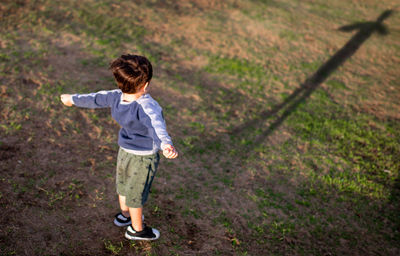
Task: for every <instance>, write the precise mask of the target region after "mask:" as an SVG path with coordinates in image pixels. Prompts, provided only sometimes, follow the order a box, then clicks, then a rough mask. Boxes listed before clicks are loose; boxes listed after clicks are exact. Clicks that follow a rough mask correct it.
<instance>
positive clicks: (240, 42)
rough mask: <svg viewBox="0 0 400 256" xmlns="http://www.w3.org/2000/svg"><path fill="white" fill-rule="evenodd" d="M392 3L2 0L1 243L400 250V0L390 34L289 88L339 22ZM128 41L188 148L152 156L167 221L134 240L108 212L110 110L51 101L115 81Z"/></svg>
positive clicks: (66, 247) (191, 251) (238, 251)
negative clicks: (173, 156)
mask: <svg viewBox="0 0 400 256" xmlns="http://www.w3.org/2000/svg"><path fill="white" fill-rule="evenodd" d="M392 5H393V4H392V2H391V1H381V2H374V1H365V2H363V3H348V1H336V2H335V3H329V4H327V3H325V2H324V1H272V0H268V1H227V2H224V3H222V2H221V3H220V2H218V1H206V2H204V1H190V2H184V1H176V2H169V1H167V2H165V1H151V2H148V3H143V4H141V3H136V2H132V1H120V2H118V3H115V2H111V1H108V0H101V1H92V0H88V1H84V2H82V3H81V2H79V3H77V2H74V1H62V2H61V3H58V2H52V1H48V0H41V1H17V2H15V1H5V2H4V3H2V4H0V6H1V9H0V10H1V12H2V14H4V15H3V17H4V18H3V20H2V24H1V25H0V27H1V30H0V31H1V33H0V36H1V37H0V60H1V63H0V74H1V78H0V82H1V84H0V94H1V99H0V102H1V104H0V109H1V118H0V160H1V161H2V167H1V168H0V170H1V173H2V179H1V180H0V184H1V186H0V205H1V207H2V211H3V215H1V219H2V224H3V225H4V229H3V230H2V231H1V232H0V252H1V253H2V254H4V255H13V254H14V255H15V254H20V255H23V254H26V253H27V252H33V253H34V252H36V253H37V254H42V255H54V254H59V255H77V254H96V255H110V254H111V255H126V254H128V255H129V254H135V255H198V254H202V255H265V253H266V252H268V254H269V255H328V254H329V255H358V254H360V255H397V254H398V252H399V250H400V248H399V246H398V244H400V243H399V241H400V240H399V239H400V235H399V224H398V223H400V216H399V214H398V212H399V211H398V207H399V204H398V199H399V195H400V192H399V191H400V188H399V184H400V183H399V170H400V158H399V156H400V143H399V142H400V132H399V131H400V125H399V122H398V120H400V119H399V116H398V113H399V111H398V109H399V104H398V102H397V99H398V96H399V95H398V91H399V90H397V89H398V85H397V84H396V81H397V80H398V79H399V76H398V74H397V73H398V72H397V69H396V68H397V67H398V64H399V63H398V60H397V58H396V56H398V49H400V48H399V47H400V46H399V43H398V42H399V40H398V39H399V38H400V34H399V33H398V31H397V30H396V29H397V27H396V26H397V25H396V24H397V23H398V21H399V16H398V14H396V13H395V14H393V15H392V16H391V17H389V18H388V19H387V20H385V25H386V26H387V27H388V30H389V32H390V33H389V34H388V35H386V36H376V35H372V36H371V37H370V38H369V39H368V40H367V41H366V42H365V43H364V44H363V45H361V47H360V49H359V50H358V51H357V52H356V53H355V54H354V55H353V56H352V57H351V58H350V59H348V60H346V61H345V62H344V64H343V65H341V66H340V67H339V68H338V69H336V70H334V72H333V73H332V74H330V76H329V77H326V80H325V81H324V82H322V83H321V84H318V85H317V86H316V87H315V88H313V90H307V88H303V90H302V91H301V93H299V94H298V95H296V94H295V93H296V91H298V90H299V88H301V87H302V86H303V85H304V83H305V81H306V80H307V78H309V77H311V76H312V75H313V73H314V72H316V71H317V70H318V69H319V68H320V67H321V66H322V65H323V63H325V61H327V60H328V59H329V58H330V57H331V56H332V55H334V54H335V52H337V51H338V50H339V49H340V48H341V47H343V45H345V43H346V42H347V41H348V40H350V39H351V38H352V35H351V34H347V33H342V32H339V31H337V30H336V29H337V28H339V27H340V26H343V25H348V24H352V23H355V22H360V21H374V20H375V19H376V17H378V16H379V15H380V13H381V12H383V11H384V10H386V9H390V8H392ZM138 10H140V12H139V11H138ZM126 52H134V53H137V54H142V55H146V56H147V57H148V58H149V59H150V60H151V61H152V63H153V66H154V67H155V74H154V80H153V82H152V84H153V86H154V93H153V92H152V96H153V97H155V98H156V99H157V100H158V101H159V102H160V104H161V105H162V106H163V108H164V114H165V117H166V120H167V124H168V128H169V131H170V134H171V135H172V137H173V139H174V143H175V145H176V146H177V148H178V150H179V151H180V152H181V157H180V159H178V160H177V161H166V160H165V159H164V161H162V162H161V166H160V171H159V173H158V174H157V175H158V177H157V179H156V180H155V184H154V189H153V193H152V195H151V198H150V201H149V202H148V207H146V209H147V212H146V221H147V220H148V221H149V223H150V224H151V225H154V226H155V227H157V228H159V229H160V231H161V233H162V239H160V240H159V241H157V242H155V243H145V242H143V243H142V242H137V243H131V242H127V241H125V240H123V232H122V231H121V232H120V230H115V229H112V228H111V226H109V225H108V224H109V222H110V219H112V216H113V215H114V214H115V213H114V212H115V210H116V209H117V207H118V206H117V202H116V201H115V197H114V194H113V193H114V181H113V180H114V178H113V177H114V176H113V174H112V170H113V168H115V155H116V152H117V149H118V147H117V146H116V145H115V141H116V134H117V132H118V127H117V126H116V124H115V123H114V121H113V120H112V119H111V117H110V116H109V113H108V110H84V109H76V108H71V109H70V108H69V109H66V108H64V107H63V106H61V104H60V102H59V100H58V97H59V94H61V93H73V92H81V93H86V92H92V91H96V90H102V89H113V88H114V84H113V83H114V82H113V80H112V77H111V76H110V74H109V71H108V69H107V68H108V63H109V62H110V61H111V60H112V59H114V58H115V57H117V56H119V55H120V54H123V53H126ZM302 95H303V96H304V95H305V96H304V97H303V98H301V97H302ZM3 163H4V164H3ZM88 209H90V210H88ZM15 213H21V215H22V216H29V218H28V217H26V218H23V219H22V220H21V221H20V222H18V220H17V219H15V217H12V216H16V214H15ZM72 213H73V214H72ZM7 216H11V217H7ZM43 216H47V219H46V221H43ZM66 216H67V217H66ZM7 218H8V219H7ZM6 220H7V221H6ZM93 220H95V221H93ZM78 222H79V223H82V222H83V223H86V224H82V225H77V224H76V223H78ZM9 223H15V224H13V225H11V224H9ZM22 223H24V225H25V226H27V227H28V228H29V229H30V230H37V232H36V233H35V234H34V233H25V232H23V229H22V227H23V226H22ZM50 226H51V227H54V229H55V230H59V231H60V232H56V233H55V234H53V235H48V233H49V232H48V231H46V230H48V229H49V227H50ZM99 234H102V235H100V236H99ZM21 237H24V238H26V239H23V240H24V241H25V242H14V241H21V239H17V238H21Z"/></svg>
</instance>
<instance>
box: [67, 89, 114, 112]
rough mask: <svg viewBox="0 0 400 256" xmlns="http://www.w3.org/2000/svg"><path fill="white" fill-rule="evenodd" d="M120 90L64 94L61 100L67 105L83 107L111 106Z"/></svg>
mask: <svg viewBox="0 0 400 256" xmlns="http://www.w3.org/2000/svg"><path fill="white" fill-rule="evenodd" d="M120 94H121V92H120V90H109V91H99V92H95V93H88V94H62V95H61V101H62V103H64V105H66V106H69V107H70V106H72V105H75V106H77V107H81V108H106V107H110V106H111V103H112V102H113V100H115V99H116V98H118V97H119V96H120Z"/></svg>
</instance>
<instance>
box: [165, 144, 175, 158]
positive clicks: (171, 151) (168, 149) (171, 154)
mask: <svg viewBox="0 0 400 256" xmlns="http://www.w3.org/2000/svg"><path fill="white" fill-rule="evenodd" d="M163 155H164V156H165V157H166V158H169V159H174V158H177V157H178V152H177V151H176V150H175V148H174V147H173V146H172V145H169V144H167V145H166V146H165V148H164V150H163Z"/></svg>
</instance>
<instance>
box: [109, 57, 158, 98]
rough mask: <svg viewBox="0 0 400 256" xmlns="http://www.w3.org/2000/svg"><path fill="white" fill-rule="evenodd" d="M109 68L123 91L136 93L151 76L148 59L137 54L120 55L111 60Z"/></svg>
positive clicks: (151, 68)
mask: <svg viewBox="0 0 400 256" xmlns="http://www.w3.org/2000/svg"><path fill="white" fill-rule="evenodd" d="M110 69H111V71H112V72H113V74H114V77H115V80H116V81H117V84H118V87H119V89H121V91H122V92H124V93H137V92H138V91H139V90H140V89H141V88H142V87H143V86H144V85H145V84H146V83H147V82H150V80H151V78H152V77H153V67H152V66H151V63H150V61H149V60H148V59H147V58H146V57H143V56H138V55H131V54H126V55H121V57H119V58H118V59H116V60H114V61H113V62H111V64H110Z"/></svg>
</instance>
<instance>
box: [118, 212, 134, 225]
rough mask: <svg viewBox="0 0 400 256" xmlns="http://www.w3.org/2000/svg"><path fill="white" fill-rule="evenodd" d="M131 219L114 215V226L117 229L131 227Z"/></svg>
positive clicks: (120, 214)
mask: <svg viewBox="0 0 400 256" xmlns="http://www.w3.org/2000/svg"><path fill="white" fill-rule="evenodd" d="M131 223H132V222H131V217H125V216H124V215H123V214H122V213H118V214H117V215H115V219H114V224H115V225H116V226H118V227H125V226H128V225H131Z"/></svg>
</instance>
